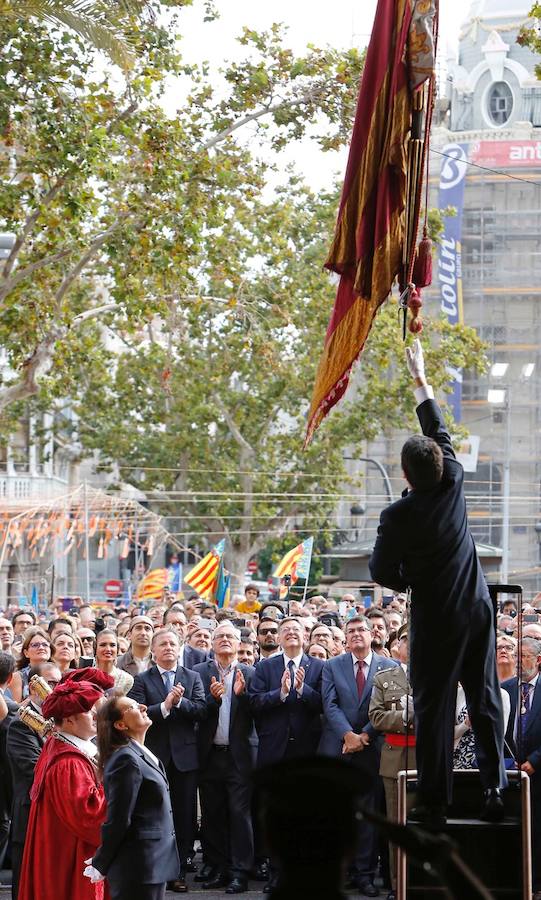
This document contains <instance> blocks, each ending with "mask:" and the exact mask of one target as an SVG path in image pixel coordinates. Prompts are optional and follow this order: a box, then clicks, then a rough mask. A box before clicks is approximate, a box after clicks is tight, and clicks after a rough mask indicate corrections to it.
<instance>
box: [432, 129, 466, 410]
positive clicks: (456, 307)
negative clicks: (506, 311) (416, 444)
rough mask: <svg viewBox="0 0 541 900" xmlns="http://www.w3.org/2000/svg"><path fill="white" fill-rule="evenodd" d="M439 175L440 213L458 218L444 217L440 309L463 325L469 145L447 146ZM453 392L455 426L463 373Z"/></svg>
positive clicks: (454, 379) (453, 374) (454, 376)
mask: <svg viewBox="0 0 541 900" xmlns="http://www.w3.org/2000/svg"><path fill="white" fill-rule="evenodd" d="M441 153H442V154H444V156H443V158H442V164H441V172H440V192H439V202H438V206H439V209H440V210H441V211H443V210H445V209H446V208H447V207H448V206H452V207H454V209H455V210H456V215H454V216H444V218H443V223H444V231H443V235H442V239H441V244H440V246H439V248H438V270H437V271H438V289H439V295H440V307H441V310H442V312H443V313H445V315H446V316H447V318H448V320H449V322H453V323H457V322H463V321H464V315H463V303H462V244H461V242H462V215H463V211H464V187H465V183H466V172H467V168H468V166H467V163H468V144H447V145H446V146H445V147H443V149H442V150H441ZM449 375H450V378H451V387H452V392H451V394H450V396H449V405H450V407H451V409H452V411H453V415H454V418H455V422H460V420H461V414H462V413H461V406H462V372H461V370H459V369H449Z"/></svg>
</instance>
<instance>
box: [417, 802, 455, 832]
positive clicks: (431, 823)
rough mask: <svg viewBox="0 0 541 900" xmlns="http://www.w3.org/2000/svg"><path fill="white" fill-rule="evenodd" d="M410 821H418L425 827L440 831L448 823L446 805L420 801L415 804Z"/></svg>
mask: <svg viewBox="0 0 541 900" xmlns="http://www.w3.org/2000/svg"><path fill="white" fill-rule="evenodd" d="M408 820H409V821H410V822H418V823H419V825H421V826H422V827H423V828H428V829H429V830H431V831H438V830H440V829H442V828H445V826H446V824H447V816H446V815H445V806H442V805H441V804H436V803H435V804H428V803H419V804H418V806H414V807H413V809H412V810H411V811H410V813H409V815H408Z"/></svg>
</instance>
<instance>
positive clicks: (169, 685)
mask: <svg viewBox="0 0 541 900" xmlns="http://www.w3.org/2000/svg"><path fill="white" fill-rule="evenodd" d="M174 678H175V673H174V672H164V673H163V683H164V684H165V690H166V691H167V693H169V691H171V690H172V689H173V683H174Z"/></svg>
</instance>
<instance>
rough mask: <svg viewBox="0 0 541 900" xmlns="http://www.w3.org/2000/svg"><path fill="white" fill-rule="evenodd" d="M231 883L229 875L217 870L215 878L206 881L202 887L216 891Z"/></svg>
mask: <svg viewBox="0 0 541 900" xmlns="http://www.w3.org/2000/svg"><path fill="white" fill-rule="evenodd" d="M228 884H229V878H228V877H227V875H224V874H223V873H222V872H217V873H216V875H215V876H214V877H213V878H209V880H208V881H204V882H203V884H202V885H201V887H202V888H203V890H204V891H215V890H217V889H218V888H223V887H225V886H226V885H228Z"/></svg>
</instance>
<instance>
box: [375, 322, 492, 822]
mask: <svg viewBox="0 0 541 900" xmlns="http://www.w3.org/2000/svg"><path fill="white" fill-rule="evenodd" d="M406 356H407V363H408V368H409V371H410V374H411V375H412V377H413V379H414V381H415V385H416V390H415V398H416V400H417V403H418V404H419V405H418V406H417V415H418V417H419V422H420V423H421V428H422V430H423V436H421V435H415V436H414V437H411V438H409V439H408V440H407V441H406V443H405V444H404V446H403V448H402V455H401V462H402V468H403V470H404V476H405V478H406V481H407V482H408V490H407V491H405V492H404V495H403V496H402V498H401V499H400V500H397V501H396V502H395V503H393V504H391V506H389V507H387V509H385V510H383V512H382V513H381V517H380V524H379V528H378V537H377V540H376V544H375V547H374V552H373V554H372V557H371V560H370V571H371V574H372V577H373V579H374V581H377V582H378V583H379V584H382V585H385V586H386V587H388V588H392V589H393V590H396V591H404V590H406V589H407V588H411V591H412V607H411V635H410V647H411V665H410V680H411V684H412V687H413V699H414V707H415V733H416V740H417V767H418V772H419V779H418V793H417V796H418V799H419V806H418V808H417V811H416V812H417V814H418V815H419V817H420V818H422V819H423V820H425V821H428V822H430V823H431V824H433V825H441V824H443V823H444V821H445V811H446V805H447V804H448V803H449V802H450V800H451V791H452V770H453V723H454V712H455V698H456V689H457V682H458V681H459V680H460V682H461V684H462V685H463V687H464V690H465V693H466V699H467V702H468V709H469V713H470V718H471V722H472V726H473V730H474V733H475V740H476V754H477V762H478V765H479V770H480V773H481V782H482V785H483V788H484V803H483V808H482V811H481V816H482V818H485V819H489V820H491V821H499V820H500V819H501V818H503V815H504V807H503V800H502V797H501V791H500V788H502V787H504V786H505V785H506V783H507V781H506V776H505V769H504V766H503V752H502V751H503V714H502V703H501V695H500V689H499V685H498V677H497V674H496V635H495V630H494V611H493V607H492V602H491V600H490V597H489V593H488V588H487V585H486V582H485V579H484V575H483V573H482V571H481V566H480V564H479V560H478V558H477V553H476V550H475V544H474V542H473V538H472V535H471V533H470V530H469V528H468V521H467V514H466V501H465V497H464V471H463V469H462V466H461V465H460V463H459V462H458V461H457V459H456V457H455V453H454V451H453V447H452V443H451V438H450V437H449V434H448V433H447V429H446V427H445V422H444V419H443V416H442V413H441V410H440V408H439V406H438V405H437V403H435V401H434V394H433V391H432V388H431V387H430V386H429V385H428V384H427V381H426V378H425V372H424V359H423V351H422V348H421V344H420V342H419V341H418V340H417V341H415V343H414V346H413V350H411V349H410V348H408V349H407V350H406Z"/></svg>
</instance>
